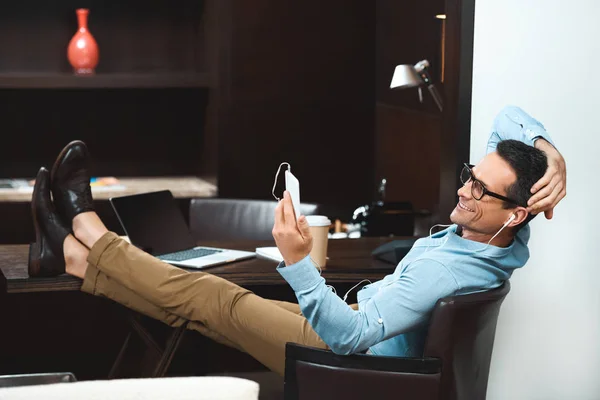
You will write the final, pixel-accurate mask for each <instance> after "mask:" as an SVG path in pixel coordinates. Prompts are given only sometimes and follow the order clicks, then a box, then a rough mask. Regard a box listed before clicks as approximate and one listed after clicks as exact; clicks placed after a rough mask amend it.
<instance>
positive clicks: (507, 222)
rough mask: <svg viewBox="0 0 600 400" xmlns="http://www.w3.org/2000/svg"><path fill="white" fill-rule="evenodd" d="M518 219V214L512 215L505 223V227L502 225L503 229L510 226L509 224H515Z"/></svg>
mask: <svg viewBox="0 0 600 400" xmlns="http://www.w3.org/2000/svg"><path fill="white" fill-rule="evenodd" d="M515 218H517V214H511V216H510V218H509V219H508V221H506V222H505V223H504V225H502V229H504V228H506V227H507V226H508V224H510V223H511V222H513V220H514V219H515Z"/></svg>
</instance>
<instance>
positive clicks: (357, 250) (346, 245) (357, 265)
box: [0, 238, 397, 294]
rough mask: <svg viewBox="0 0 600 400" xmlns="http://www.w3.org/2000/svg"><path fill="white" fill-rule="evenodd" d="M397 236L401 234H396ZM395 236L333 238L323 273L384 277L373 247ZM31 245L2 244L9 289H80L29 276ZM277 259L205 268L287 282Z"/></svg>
mask: <svg viewBox="0 0 600 400" xmlns="http://www.w3.org/2000/svg"><path fill="white" fill-rule="evenodd" d="M394 239H397V238H394ZM390 240H392V239H391V238H360V239H335V240H330V241H329V249H328V250H329V251H328V256H329V260H328V261H327V267H326V268H325V269H324V270H323V277H324V278H325V279H326V280H327V281H328V282H329V283H353V282H354V283H355V282H357V279H358V278H360V279H369V280H371V281H375V280H379V279H382V278H383V277H384V276H385V275H387V274H390V273H392V272H393V270H394V266H393V265H391V264H388V263H384V262H382V261H378V260H375V259H374V258H373V257H372V256H371V251H372V250H373V249H375V248H376V247H377V246H379V245H381V244H384V243H387V242H389V241H390ZM201 244H203V245H207V246H216V247H225V248H233V249H239V250H249V251H254V249H255V248H256V247H262V246H273V245H274V243H273V242H261V241H244V242H210V243H207V242H205V243H201ZM28 251H29V246H27V245H3V246H0V270H2V273H3V274H4V275H5V276H6V280H7V293H9V294H10V293H32V292H60V291H78V290H79V288H80V287H81V280H80V279H78V278H74V277H72V276H69V275H61V276H58V277H54V278H29V276H28V274H27V256H28ZM276 265H277V263H276V262H275V261H272V260H266V259H263V258H258V257H257V258H253V259H250V260H245V261H239V262H236V263H231V264H226V265H222V266H217V267H211V268H208V269H206V270H204V271H206V272H210V273H211V274H215V275H217V276H220V277H222V278H225V279H227V280H229V281H231V282H233V283H236V284H238V285H240V286H254V285H283V284H286V282H285V281H284V280H283V278H282V277H281V275H279V273H278V272H277V271H276V270H275V267H276Z"/></svg>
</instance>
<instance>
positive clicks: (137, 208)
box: [110, 190, 196, 255]
mask: <svg viewBox="0 0 600 400" xmlns="http://www.w3.org/2000/svg"><path fill="white" fill-rule="evenodd" d="M110 203H111V204H112V207H113V209H114V210H115V213H116V214H117V217H118V218H119V221H120V222H121V226H122V227H123V230H124V231H125V234H126V235H127V236H129V240H130V241H131V243H132V244H133V245H135V246H136V247H139V248H140V249H142V250H144V251H146V252H147V253H150V254H152V255H161V254H166V253H174V252H176V251H181V250H187V249H191V248H193V247H195V246H196V243H195V241H194V239H193V237H192V235H191V234H190V231H189V229H188V226H187V224H186V223H185V219H184V218H183V215H182V213H181V210H180V209H179V206H178V204H177V202H176V201H175V199H174V198H173V195H172V194H171V192H170V191H169V190H162V191H159V192H151V193H142V194H135V195H131V196H121V197H113V198H111V199H110Z"/></svg>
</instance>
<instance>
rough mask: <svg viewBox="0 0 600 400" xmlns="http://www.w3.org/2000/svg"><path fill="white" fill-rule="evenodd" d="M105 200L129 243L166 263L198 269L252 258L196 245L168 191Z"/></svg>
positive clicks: (242, 252) (246, 253)
mask: <svg viewBox="0 0 600 400" xmlns="http://www.w3.org/2000/svg"><path fill="white" fill-rule="evenodd" d="M109 200H110V204H111V205H112V208H113V210H115V213H116V214H117V217H118V219H119V222H120V223H121V226H122V227H123V230H124V231H125V234H126V235H127V236H128V237H129V240H130V241H131V244H133V245H134V246H136V247H138V248H140V249H142V250H144V251H145V252H147V253H150V254H152V255H153V256H155V257H157V258H158V259H160V260H163V261H165V262H167V263H169V264H173V265H177V266H179V267H186V268H198V269H200V268H206V267H210V266H214V265H221V264H225V263H230V262H234V261H238V260H244V259H247V258H251V257H254V256H256V254H255V253H253V252H248V251H240V250H231V249H221V248H215V247H203V246H196V243H195V241H194V239H193V237H192V235H191V233H190V231H189V229H188V226H187V224H186V222H185V220H184V218H183V215H182V213H181V210H180V209H179V206H178V204H177V202H176V201H175V199H174V198H173V194H172V193H171V192H170V191H169V190H161V191H158V192H150V193H142V194H135V195H129V196H120V197H112V198H110V199H109Z"/></svg>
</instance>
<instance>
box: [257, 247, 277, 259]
mask: <svg viewBox="0 0 600 400" xmlns="http://www.w3.org/2000/svg"><path fill="white" fill-rule="evenodd" d="M256 254H257V255H258V256H260V257H263V258H267V259H269V260H273V261H277V262H282V261H283V256H282V255H281V253H280V252H279V249H278V248H277V247H257V248H256Z"/></svg>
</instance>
